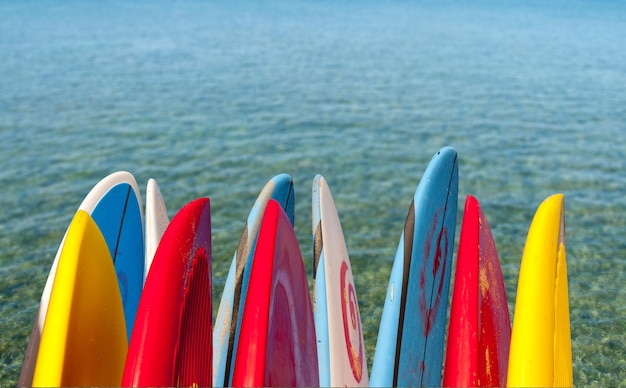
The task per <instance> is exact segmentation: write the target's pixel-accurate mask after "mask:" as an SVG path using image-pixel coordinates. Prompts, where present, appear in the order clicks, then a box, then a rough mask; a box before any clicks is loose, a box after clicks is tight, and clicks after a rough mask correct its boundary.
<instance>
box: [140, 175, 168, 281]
mask: <svg viewBox="0 0 626 388" xmlns="http://www.w3.org/2000/svg"><path fill="white" fill-rule="evenodd" d="M169 223H170V219H169V218H168V216H167V209H166V208H165V201H163V196H162V195H161V190H159V185H158V184H157V182H156V180H154V179H152V178H150V179H149V180H148V185H147V187H146V228H145V234H146V236H145V247H146V249H145V255H146V257H145V265H144V274H143V281H144V283H145V282H146V276H148V271H149V270H150V266H151V265H152V260H153V259H154V254H155V252H156V249H157V247H158V246H159V241H161V237H162V236H163V233H164V232H165V229H166V228H167V225H168V224H169Z"/></svg>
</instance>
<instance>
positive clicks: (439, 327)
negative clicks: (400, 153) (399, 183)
mask: <svg viewBox="0 0 626 388" xmlns="http://www.w3.org/2000/svg"><path fill="white" fill-rule="evenodd" d="M457 196H458V161H457V153H456V150H455V149H454V148H452V147H445V148H442V149H441V150H439V152H437V154H435V156H433V158H432V160H431V161H430V163H429V164H428V167H427V168H426V171H425V172H424V175H423V176H422V178H421V180H420V183H419V185H418V186H417V190H416V191H415V196H414V197H413V202H412V203H411V207H410V209H409V214H408V216H407V219H406V222H405V225H404V230H403V232H402V235H401V237H400V243H399V244H398V249H397V251H396V256H395V259H394V262H393V266H392V270H391V275H390V279H389V285H388V288H387V296H386V298H385V305H384V308H383V313H382V317H381V322H380V328H379V331H378V340H377V343H376V351H375V353H374V361H373V365H372V372H371V376H370V385H371V386H377V387H391V386H441V376H442V375H441V373H442V368H443V353H444V337H445V328H446V315H447V309H448V294H449V289H450V269H451V266H452V253H453V249H454V234H455V229H456V211H457Z"/></svg>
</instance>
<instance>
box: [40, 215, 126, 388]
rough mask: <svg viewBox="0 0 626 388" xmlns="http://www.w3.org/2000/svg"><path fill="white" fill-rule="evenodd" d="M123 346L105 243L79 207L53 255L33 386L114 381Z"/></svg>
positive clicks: (121, 323)
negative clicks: (51, 280) (55, 259)
mask: <svg viewBox="0 0 626 388" xmlns="http://www.w3.org/2000/svg"><path fill="white" fill-rule="evenodd" d="M127 349H128V345H127V341H126V326H125V320H124V308H123V306H122V297H121V294H120V289H119V286H118V282H117V276H116V274H115V268H114V266H113V261H112V260H111V256H110V253H109V248H108V247H107V244H106V241H105V240H104V237H103V236H102V233H101V232H100V229H98V226H97V225H96V223H95V221H94V220H93V219H92V218H91V216H90V215H89V214H88V213H87V212H85V211H83V210H79V211H78V212H76V215H75V216H74V219H73V220H72V222H71V224H70V226H69V228H68V231H67V235H66V237H65V243H64V246H63V249H62V251H61V256H60V258H59V264H58V267H57V271H56V275H55V278H54V283H53V285H52V293H51V295H50V304H49V306H48V313H47V315H46V320H45V323H44V327H43V332H42V336H41V342H40V345H39V353H38V354H37V362H36V365H35V372H34V376H33V386H47V387H53V386H119V385H120V383H121V381H122V373H123V371H124V362H125V358H126V351H127Z"/></svg>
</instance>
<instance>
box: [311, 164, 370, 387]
mask: <svg viewBox="0 0 626 388" xmlns="http://www.w3.org/2000/svg"><path fill="white" fill-rule="evenodd" d="M313 252H314V273H315V287H314V290H315V310H314V312H315V330H316V333H317V353H318V365H319V372H320V385H321V386H331V387H344V386H348V387H355V386H367V385H368V383H369V381H368V373H367V359H366V356H365V346H364V342H363V329H362V324H361V316H360V313H359V304H358V301H357V297H356V290H355V287H354V279H353V276H352V267H351V265H350V258H349V257H348V249H347V248H346V243H345V240H344V237H343V231H342V229H341V223H340V221H339V215H338V214H337V209H336V208H335V203H334V201H333V197H332V194H331V192H330V188H329V187H328V184H327V183H326V180H325V179H324V178H323V177H322V176H321V175H317V176H316V177H315V180H314V181H313Z"/></svg>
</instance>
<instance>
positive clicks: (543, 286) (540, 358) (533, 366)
mask: <svg viewBox="0 0 626 388" xmlns="http://www.w3.org/2000/svg"><path fill="white" fill-rule="evenodd" d="M564 213H565V212H564V197H563V194H555V195H552V196H550V197H548V198H547V199H546V200H544V201H543V202H542V203H541V204H540V205H539V208H538V209H537V212H536V213H535V216H534V218H533V221H532V223H531V225H530V229H529V230H528V236H527V238H526V245H525V247H524V253H523V255H522V264H521V267H520V273H519V280H518V283H517V295H516V299H515V313H514V315H513V331H512V333H511V349H510V353H509V366H508V377H507V384H508V385H509V386H518V387H519V386H544V387H547V386H564V387H565V386H567V387H570V386H572V385H573V373H572V345H571V337H570V317H569V297H568V286H567V263H566V257H565V256H566V255H565V222H564V220H565V215H564Z"/></svg>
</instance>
